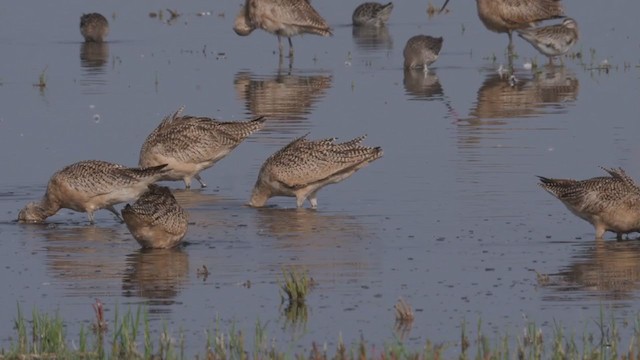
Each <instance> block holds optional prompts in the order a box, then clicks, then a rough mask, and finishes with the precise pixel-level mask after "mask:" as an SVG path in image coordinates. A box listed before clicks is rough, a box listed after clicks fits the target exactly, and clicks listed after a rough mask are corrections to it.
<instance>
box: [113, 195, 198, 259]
mask: <svg viewBox="0 0 640 360" xmlns="http://www.w3.org/2000/svg"><path fill="white" fill-rule="evenodd" d="M122 218H123V219H124V222H125V223H126V224H127V228H128V229H129V231H130V232H131V235H133V237H134V238H135V239H136V240H137V241H138V243H139V244H140V246H142V247H143V248H154V249H168V248H172V247H175V246H178V245H179V244H180V242H181V241H182V239H183V238H184V236H185V234H186V233H187V227H188V217H187V213H186V212H185V211H184V210H183V209H182V207H181V206H180V204H178V202H177V201H176V198H175V197H174V196H173V194H171V190H169V188H168V187H165V186H159V185H155V184H151V185H149V190H148V191H146V192H145V193H143V194H142V195H141V196H140V197H139V198H138V200H136V202H135V203H134V204H133V205H129V204H127V205H126V206H125V207H124V208H123V209H122Z"/></svg>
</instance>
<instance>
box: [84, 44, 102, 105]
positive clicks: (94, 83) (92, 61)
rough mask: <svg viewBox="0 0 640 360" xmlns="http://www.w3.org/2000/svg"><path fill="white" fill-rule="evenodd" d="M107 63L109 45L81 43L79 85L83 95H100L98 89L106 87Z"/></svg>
mask: <svg viewBox="0 0 640 360" xmlns="http://www.w3.org/2000/svg"><path fill="white" fill-rule="evenodd" d="M108 62H109V44H108V43H106V42H83V43H82V44H80V66H81V68H82V73H81V77H80V81H79V83H80V85H81V86H82V87H83V93H85V94H102V93H104V91H101V90H99V87H101V86H103V85H106V83H107V81H106V65H107V64H108Z"/></svg>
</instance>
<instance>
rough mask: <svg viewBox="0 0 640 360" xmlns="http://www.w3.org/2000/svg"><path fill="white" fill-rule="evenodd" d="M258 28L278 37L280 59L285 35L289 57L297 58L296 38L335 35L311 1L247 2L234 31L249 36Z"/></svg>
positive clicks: (264, 0)
mask: <svg viewBox="0 0 640 360" xmlns="http://www.w3.org/2000/svg"><path fill="white" fill-rule="evenodd" d="M255 29H262V30H264V31H267V32H270V33H272V34H274V35H276V36H277V37H278V49H279V55H280V58H282V56H283V55H282V54H283V47H282V37H283V36H284V37H286V38H287V39H288V40H289V57H290V58H293V43H292V42H291V37H292V36H295V35H301V34H315V35H321V36H331V35H333V34H332V33H331V28H330V27H329V25H328V24H327V22H326V21H325V20H324V19H323V18H322V16H320V14H318V12H317V11H316V10H315V9H314V8H313V7H312V6H311V4H310V3H309V1H308V0H246V1H245V4H244V6H242V8H241V9H240V12H239V13H238V15H237V16H236V19H235V22H234V26H233V30H234V31H235V32H236V34H238V35H240V36H247V35H249V34H251V32H253V30H255Z"/></svg>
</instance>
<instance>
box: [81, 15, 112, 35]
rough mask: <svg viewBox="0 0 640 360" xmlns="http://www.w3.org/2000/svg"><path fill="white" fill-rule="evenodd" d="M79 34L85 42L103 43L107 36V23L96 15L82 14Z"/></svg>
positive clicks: (103, 18) (105, 19)
mask: <svg viewBox="0 0 640 360" xmlns="http://www.w3.org/2000/svg"><path fill="white" fill-rule="evenodd" d="M80 33H81V34H82V36H83V37H84V41H86V42H103V41H104V38H105V37H107V34H109V22H108V21H107V18H105V17H104V16H102V15H101V14H98V13H90V14H83V15H82V16H81V17H80Z"/></svg>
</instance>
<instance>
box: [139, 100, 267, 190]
mask: <svg viewBox="0 0 640 360" xmlns="http://www.w3.org/2000/svg"><path fill="white" fill-rule="evenodd" d="M183 110H184V107H181V108H180V109H178V111H176V112H175V113H173V114H172V115H169V116H167V117H166V118H164V120H162V122H161V123H160V125H158V127H157V128H155V130H153V132H151V134H149V136H148V137H147V139H146V140H145V141H144V144H142V149H140V160H139V165H140V166H141V167H148V166H155V165H159V164H167V169H168V171H167V172H166V173H165V174H164V176H163V177H162V179H161V180H171V181H175V180H183V181H184V185H185V187H186V188H187V189H189V188H190V187H191V178H195V179H196V180H198V182H199V183H200V185H201V186H202V187H206V186H207V184H205V183H204V182H203V181H202V179H201V178H200V172H201V171H203V170H205V169H208V168H210V167H212V166H213V165H214V164H215V163H216V162H218V161H219V160H220V159H222V158H224V157H225V156H227V154H229V152H231V150H233V149H234V148H235V147H236V146H238V145H240V143H241V142H242V141H243V140H244V139H245V138H246V137H247V136H249V135H251V134H252V133H254V132H255V131H258V130H260V129H261V128H262V126H263V124H264V122H265V120H266V119H265V118H264V117H262V116H259V117H257V118H255V119H253V120H250V121H233V122H220V121H216V120H214V119H210V118H207V117H196V116H188V115H184V116H182V115H181V113H182V111H183Z"/></svg>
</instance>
